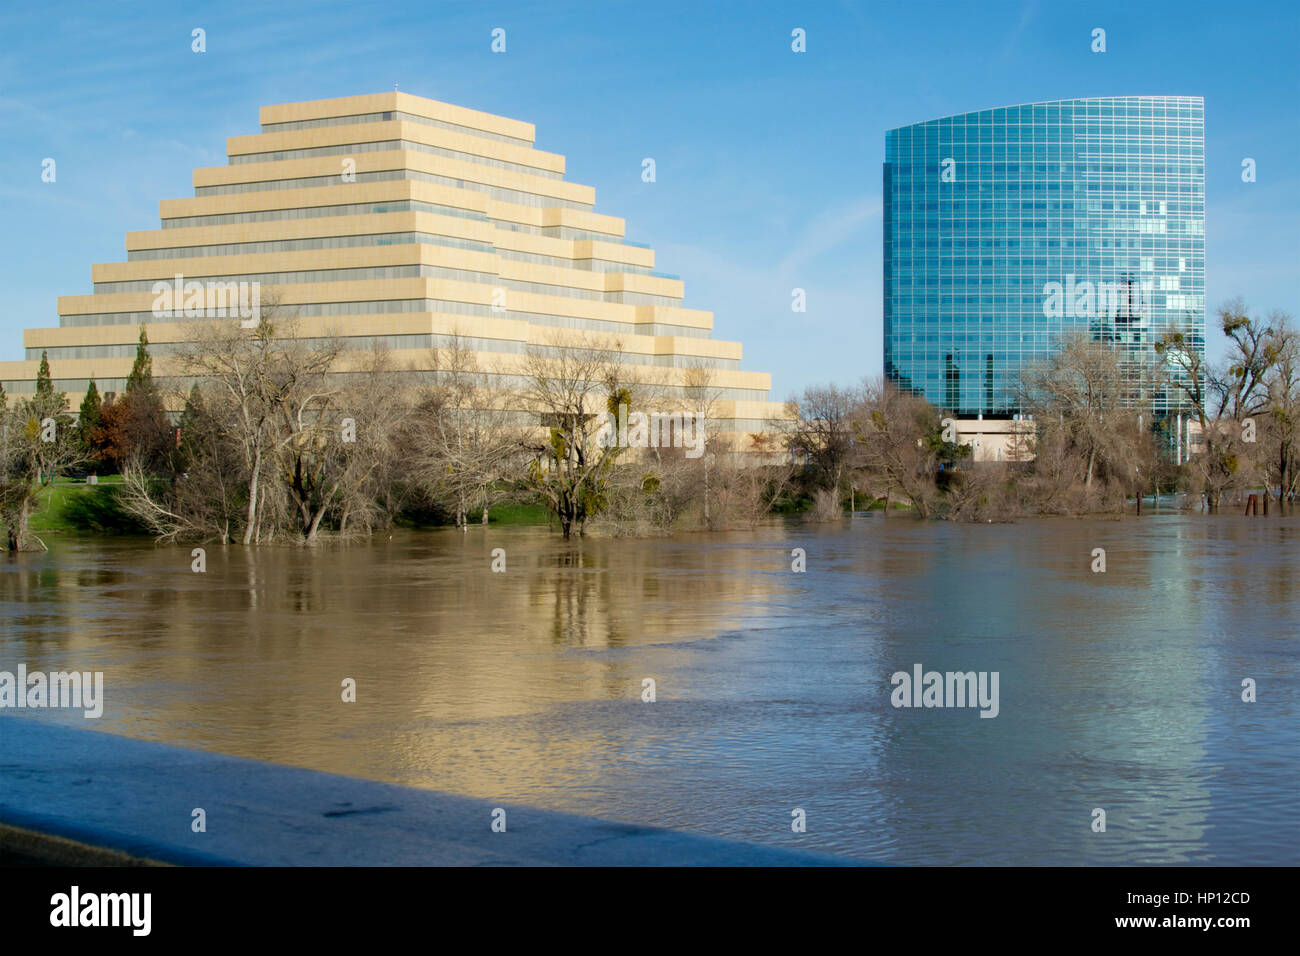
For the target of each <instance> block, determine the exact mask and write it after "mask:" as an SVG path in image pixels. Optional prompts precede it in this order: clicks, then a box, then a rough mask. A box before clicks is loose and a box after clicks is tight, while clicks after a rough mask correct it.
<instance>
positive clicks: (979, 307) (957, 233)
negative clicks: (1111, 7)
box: [884, 96, 1205, 415]
mask: <svg viewBox="0 0 1300 956" xmlns="http://www.w3.org/2000/svg"><path fill="white" fill-rule="evenodd" d="M1204 116H1205V110H1204V101H1203V100H1202V99H1201V98H1200V97H1192V96H1117V97H1098V98H1093V99H1071V100H1056V101H1052V102H1046V103H1030V104H1026V105H1023V106H1009V107H1003V108H1000V109H992V110H983V111H981V112H977V113H964V114H961V115H958V116H949V117H945V118H943V119H936V120H931V121H929V122H926V123H917V124H915V125H912V126H904V127H901V128H899V129H895V130H890V131H889V132H888V133H887V134H886V136H885V168H884V197H885V212H884V231H885V234H884V335H885V342H884V352H885V374H886V375H887V376H888V377H889V378H890V379H891V380H893V381H894V382H896V383H897V384H899V385H900V386H902V387H904V388H908V389H910V390H912V391H915V392H916V393H918V394H922V395H924V396H925V397H926V399H928V400H929V401H930V402H932V403H933V404H935V405H938V406H940V407H943V408H946V409H949V410H951V411H954V412H957V413H958V414H961V415H975V414H980V413H982V414H985V415H1002V414H1009V413H1012V412H1015V411H1017V409H1016V408H1015V383H1016V378H1017V376H1018V373H1019V370H1020V368H1021V366H1022V365H1023V364H1025V363H1027V362H1032V361H1035V360H1039V359H1041V358H1043V357H1045V356H1046V354H1047V353H1048V351H1049V350H1050V349H1051V348H1052V346H1053V344H1054V342H1055V341H1056V340H1057V338H1058V337H1059V336H1060V334H1061V333H1062V332H1064V331H1067V330H1071V329H1075V328H1083V329H1087V330H1088V331H1089V332H1090V333H1091V335H1092V336H1093V337H1094V338H1096V339H1098V340H1101V341H1107V342H1111V343H1115V344H1116V345H1117V346H1118V347H1120V348H1122V349H1123V350H1124V351H1125V353H1126V359H1127V361H1126V367H1127V368H1128V369H1129V370H1130V373H1131V374H1132V376H1133V378H1134V381H1135V382H1141V383H1142V384H1141V387H1140V394H1141V401H1142V403H1143V404H1147V403H1149V404H1150V405H1151V406H1153V407H1154V409H1155V411H1156V412H1157V413H1167V412H1170V411H1176V410H1178V401H1179V397H1178V394H1177V390H1176V389H1170V388H1168V387H1167V386H1161V384H1160V381H1159V376H1156V375H1152V374H1150V373H1151V371H1152V369H1153V363H1155V362H1156V361H1157V359H1156V356H1155V353H1154V348H1153V343H1154V340H1155V338H1156V337H1157V336H1159V335H1160V334H1161V333H1162V332H1164V331H1165V330H1166V329H1169V328H1179V329H1181V330H1182V331H1184V332H1185V333H1187V334H1188V335H1189V336H1191V337H1192V340H1193V341H1194V342H1195V343H1196V344H1197V345H1198V346H1199V347H1200V348H1201V349H1202V351H1203V350H1204V347H1205V346H1204V332H1205V120H1204Z"/></svg>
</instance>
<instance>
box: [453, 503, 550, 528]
mask: <svg viewBox="0 0 1300 956" xmlns="http://www.w3.org/2000/svg"><path fill="white" fill-rule="evenodd" d="M482 517H483V509H481V508H480V509H479V510H478V511H473V512H470V515H469V523H470V524H477V523H478V522H479V521H481V520H482ZM550 520H551V516H550V512H549V511H548V510H547V508H546V505H544V504H542V503H540V502H536V501H528V502H516V501H504V502H502V503H501V504H499V505H493V506H492V507H491V508H490V509H489V510H488V523H489V524H519V525H532V524H541V525H544V524H549V523H550Z"/></svg>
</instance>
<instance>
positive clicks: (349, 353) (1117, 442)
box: [0, 296, 1300, 550]
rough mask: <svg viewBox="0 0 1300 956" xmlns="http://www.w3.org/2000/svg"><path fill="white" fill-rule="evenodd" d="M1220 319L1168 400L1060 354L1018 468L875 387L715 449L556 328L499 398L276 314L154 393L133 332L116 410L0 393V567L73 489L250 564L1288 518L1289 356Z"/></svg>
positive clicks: (1039, 390) (694, 379)
mask: <svg viewBox="0 0 1300 956" xmlns="http://www.w3.org/2000/svg"><path fill="white" fill-rule="evenodd" d="M1218 317H1219V322H1220V326H1221V328H1222V329H1223V331H1224V334H1225V336H1226V337H1227V340H1228V342H1229V354H1228V356H1227V358H1226V360H1225V361H1224V362H1223V363H1222V364H1221V365H1213V366H1212V365H1209V364H1207V363H1205V362H1204V361H1203V359H1202V358H1201V356H1200V351H1199V349H1198V348H1197V347H1196V345H1195V343H1193V342H1190V341H1188V340H1187V339H1186V338H1185V337H1184V336H1182V335H1181V334H1180V333H1177V332H1173V331H1171V332H1168V333H1166V334H1165V335H1163V336H1161V337H1160V338H1159V340H1158V343H1157V346H1156V351H1157V353H1158V357H1159V358H1161V359H1163V360H1164V362H1165V363H1166V364H1167V366H1168V367H1169V368H1172V369H1176V370H1178V371H1179V372H1181V373H1183V374H1181V375H1177V376H1169V377H1167V378H1165V379H1163V380H1162V379H1157V378H1155V377H1153V376H1151V375H1150V374H1149V369H1150V368H1151V363H1149V362H1148V363H1142V362H1139V363H1137V365H1136V367H1135V363H1134V360H1133V357H1132V356H1129V355H1128V354H1127V353H1126V352H1125V351H1124V350H1123V349H1122V348H1117V347H1115V346H1114V345H1111V344H1109V343H1106V342H1102V341H1096V340H1095V339H1092V338H1089V337H1088V336H1087V335H1086V334H1083V333H1080V334H1072V335H1067V336H1065V337H1063V338H1062V339H1061V340H1060V342H1059V343H1058V345H1057V348H1056V349H1055V350H1054V351H1053V352H1052V354H1051V355H1050V357H1049V358H1048V359H1047V360H1046V361H1044V362H1041V363H1038V364H1035V365H1032V366H1029V367H1027V368H1025V369H1024V370H1023V371H1022V373H1021V374H1020V377H1019V382H1018V386H1017V397H1016V399H1017V402H1018V404H1019V405H1020V407H1021V408H1022V409H1024V410H1025V420H1024V422H1021V423H1018V424H1017V429H1016V430H1015V431H1014V432H1013V447H1012V449H1011V450H1012V454H1010V455H1008V456H1007V460H1004V461H997V462H992V461H979V462H977V461H972V460H971V449H970V448H969V446H966V445H962V444H958V443H957V441H956V434H955V430H954V427H953V420H952V417H951V416H950V415H948V414H947V413H946V412H945V410H943V409H940V408H936V407H935V406H933V405H931V404H930V403H928V402H927V401H925V399H923V398H921V397H919V396H917V395H914V394H910V393H909V392H907V391H905V390H902V389H899V388H898V387H896V386H895V385H894V384H892V383H890V382H887V381H884V380H874V381H864V382H862V383H860V384H858V385H855V386H848V387H842V386H839V385H833V384H832V385H825V386H818V387H811V388H808V389H805V390H804V392H803V393H802V395H800V396H799V397H798V398H796V399H792V400H791V401H790V402H788V403H787V408H786V414H785V416H784V417H783V418H781V419H777V420H774V421H772V422H770V423H768V425H767V427H766V428H765V429H764V430H762V431H760V432H756V433H752V434H745V435H735V434H718V433H714V432H711V431H710V427H709V426H710V424H711V423H712V422H713V421H714V420H715V412H716V410H717V403H718V402H719V401H720V400H721V396H722V394H723V393H722V390H721V389H720V388H718V387H717V386H716V384H715V382H714V378H715V374H714V372H713V371H712V370H710V369H708V368H706V367H702V366H701V367H696V368H688V369H687V370H686V371H685V379H684V380H685V385H684V386H682V385H679V386H677V387H676V388H674V389H669V388H667V387H666V386H656V385H654V384H647V383H646V382H645V381H640V380H638V381H630V380H628V378H627V366H626V365H625V364H621V362H620V357H621V352H622V349H621V343H619V342H618V341H609V342H608V343H607V344H605V345H593V344H592V343H591V342H590V341H584V340H579V339H577V338H575V337H574V336H572V334H571V333H570V334H568V335H567V337H566V333H563V332H562V331H558V330H557V331H556V333H555V334H554V335H553V336H551V337H550V339H549V340H548V341H547V343H546V344H545V345H544V346H536V347H530V348H528V349H527V350H526V352H525V354H524V356H523V357H522V360H521V363H520V365H519V368H518V369H517V373H518V374H517V375H516V381H517V382H518V383H519V384H518V385H517V386H516V387H515V388H513V389H512V390H509V391H507V390H504V389H502V388H500V387H496V386H494V384H493V382H492V378H491V376H489V375H488V374H487V373H486V372H485V371H484V370H482V369H480V368H479V365H478V359H477V355H476V353H475V352H474V351H472V350H471V349H469V348H466V347H465V346H464V343H463V341H462V339H461V338H460V336H459V335H452V336H450V338H449V342H448V345H447V347H445V348H441V349H439V350H438V351H437V353H436V354H437V368H436V370H435V371H436V374H435V375H434V376H432V377H430V376H428V375H427V374H423V373H420V372H417V371H415V370H414V369H409V368H407V369H402V368H398V367H396V366H395V365H394V363H393V361H392V360H391V357H390V355H389V353H387V352H386V351H384V350H383V349H372V350H357V349H348V348H345V344H344V342H343V341H342V340H341V339H338V338H331V337H325V338H308V337H305V336H303V335H302V334H300V329H299V327H298V324H297V320H296V318H295V316H293V315H292V314H290V313H288V312H287V311H286V310H284V309H282V308H281V307H280V305H279V303H278V301H276V300H275V298H274V297H273V296H272V297H267V300H266V301H265V302H263V306H262V313H261V316H260V319H259V321H258V323H257V324H256V325H255V326H254V327H253V328H251V329H249V328H244V327H243V326H242V325H241V324H240V323H237V322H231V323H213V324H205V325H202V326H199V327H197V328H198V331H197V332H196V335H195V336H194V338H193V340H192V341H190V342H188V343H185V344H183V345H178V346H174V347H173V351H172V352H171V354H170V356H169V360H170V361H171V362H172V363H173V364H174V368H173V374H171V375H170V376H169V379H168V380H167V381H168V384H169V386H170V387H171V388H173V389H177V388H179V389H181V391H177V392H175V393H172V394H168V393H165V392H164V389H163V387H162V386H161V385H160V384H159V383H158V382H157V381H156V380H155V379H154V375H153V360H152V356H151V355H150V352H149V343H148V338H147V335H146V332H145V330H144V329H143V328H142V329H141V332H140V339H139V344H138V346H137V350H136V359H135V362H134V364H133V367H132V369H131V372H130V375H129V376H128V378H127V382H126V387H125V390H124V392H123V393H122V394H121V395H116V396H112V395H110V396H107V397H102V396H101V395H100V394H99V391H98V389H97V387H96V384H95V382H94V381H93V380H92V381H91V382H90V384H89V387H88V389H87V392H86V395H85V398H84V399H83V401H82V403H81V406H80V409H79V412H78V414H77V415H75V416H73V415H72V413H71V411H70V409H69V408H68V404H67V400H66V398H65V397H64V396H63V395H62V394H59V393H55V391H54V389H53V385H52V381H51V378H50V371H49V363H48V360H47V359H46V358H45V357H44V356H42V361H41V365H40V371H39V373H38V377H37V382H36V390H35V393H34V395H33V396H32V397H31V398H27V399H23V400H21V401H17V402H15V403H13V405H12V407H11V406H10V403H9V401H8V398H7V396H5V395H4V393H3V390H2V389H0V418H2V419H3V423H4V429H3V433H4V434H3V447H2V448H0V452H2V453H3V462H2V463H3V473H2V474H0V522H2V523H3V524H4V526H5V528H6V532H7V542H8V547H9V549H10V550H24V549H28V548H40V547H43V544H42V543H41V542H40V540H39V538H38V537H37V536H35V535H33V534H31V532H30V530H29V527H28V522H29V518H30V516H31V514H32V513H33V512H34V510H35V509H36V507H37V506H38V502H39V491H40V489H41V488H42V487H47V486H48V485H50V484H51V483H52V482H53V481H54V480H55V478H56V477H58V476H60V475H63V476H78V475H83V474H96V475H113V474H116V475H120V476H121V479H120V484H118V485H116V486H115V487H114V488H113V489H112V490H111V493H112V494H114V495H115V496H116V502H117V506H118V507H119V508H120V509H121V510H122V512H123V513H125V514H126V515H128V516H129V517H130V518H131V520H132V521H134V522H135V523H136V525H137V526H138V527H140V528H141V529H142V530H144V531H146V532H148V533H150V534H152V535H154V536H156V537H157V538H159V539H163V540H217V541H221V542H242V543H243V544H247V545H253V544H260V543H267V542H276V541H293V542H300V543H306V544H311V543H315V542H316V541H319V540H321V539H322V538H323V537H346V536H355V535H366V534H371V533H373V532H375V531H377V530H380V529H383V528H388V527H391V526H392V525H394V524H395V523H400V522H412V523H430V522H446V523H454V524H456V525H457V526H458V527H460V528H462V529H463V528H467V526H468V524H469V521H470V520H471V515H472V514H475V513H477V514H478V516H479V520H481V521H482V522H483V523H485V524H486V523H487V521H488V520H489V515H490V513H491V511H492V509H493V508H494V507H496V506H498V505H499V504H501V503H502V502H504V501H508V500H515V501H531V502H540V503H542V504H544V505H545V507H546V509H547V510H548V512H549V513H550V515H551V516H552V520H553V522H554V523H555V525H556V526H557V527H558V528H559V530H560V532H561V533H562V534H563V535H564V536H565V537H566V538H567V537H569V536H571V535H575V534H576V535H582V534H584V533H586V532H587V531H588V530H590V529H592V528H595V529H597V530H599V531H600V532H601V533H605V534H656V533H667V532H671V531H673V530H681V529H691V528H706V529H717V528H725V527H736V526H742V527H743V526H752V525H753V524H755V523H757V522H758V521H760V520H762V519H763V518H764V517H765V516H768V515H770V514H772V513H774V512H783V511H808V512H810V513H811V514H812V515H813V516H814V517H819V518H826V519H830V518H835V517H838V516H840V515H842V514H843V513H844V511H845V509H846V508H847V509H849V510H858V509H859V508H860V507H861V506H865V507H868V508H872V507H879V508H883V509H884V510H885V512H886V514H887V513H888V512H889V510H890V508H891V506H892V507H893V508H895V509H898V508H905V509H906V510H908V511H909V512H910V513H911V514H913V515H916V516H919V517H942V518H948V519H953V520H971V521H988V520H1005V519H1010V518H1015V517H1017V516H1022V515H1032V514H1083V513H1090V512H1108V511H1109V512H1119V511H1122V510H1123V509H1124V508H1125V507H1126V501H1127V500H1128V499H1129V498H1130V497H1138V498H1139V500H1140V496H1141V495H1142V494H1144V493H1147V492H1162V491H1171V490H1185V491H1191V492H1199V493H1201V494H1203V495H1204V501H1205V502H1206V504H1207V507H1208V509H1209V510H1211V511H1215V510H1218V509H1219V507H1220V503H1221V502H1222V501H1223V500H1224V499H1225V497H1227V496H1230V495H1231V494H1232V493H1234V492H1235V491H1239V490H1241V489H1244V488H1248V487H1249V488H1255V487H1259V488H1264V489H1268V492H1269V493H1272V494H1274V495H1275V496H1276V497H1277V500H1278V503H1279V506H1280V507H1282V508H1285V506H1286V505H1287V504H1288V502H1290V501H1291V500H1293V499H1294V496H1295V493H1296V490H1297V489H1296V485H1297V476H1298V474H1300V467H1298V462H1297V458H1298V457H1300V434H1298V433H1297V422H1298V421H1300V407H1298V404H1297V403H1298V402H1300V342H1298V340H1297V335H1296V332H1295V330H1294V328H1293V327H1292V323H1291V320H1290V318H1289V316H1286V315H1285V314H1282V313H1276V312H1275V313H1273V314H1272V315H1270V316H1269V317H1268V318H1267V320H1265V319H1261V318H1257V317H1252V316H1250V315H1249V314H1248V312H1247V310H1246V309H1245V307H1244V306H1243V305H1242V304H1241V303H1240V301H1235V300H1234V301H1233V302H1230V303H1228V304H1227V305H1225V306H1224V307H1223V308H1222V309H1221V310H1220V311H1219V316H1218ZM642 378H644V376H642ZM1157 388H1160V389H1164V390H1165V392H1166V394H1175V393H1176V394H1178V395H1179V396H1180V397H1181V398H1182V400H1183V404H1184V406H1185V407H1186V408H1187V409H1188V414H1189V415H1190V416H1191V418H1192V419H1193V420H1194V421H1195V422H1196V423H1197V426H1198V428H1199V433H1200V436H1201V446H1200V448H1199V449H1198V450H1197V451H1196V453H1195V454H1193V455H1192V456H1191V459H1190V461H1188V462H1185V463H1182V462H1175V461H1173V460H1171V456H1170V454H1169V452H1168V449H1169V448H1170V446H1171V445H1172V444H1173V440H1172V436H1171V435H1170V434H1169V432H1168V429H1169V427H1170V424H1169V419H1168V417H1165V418H1159V419H1158V418H1155V417H1154V416H1152V414H1151V412H1150V411H1149V408H1148V406H1147V405H1146V404H1144V403H1145V402H1147V400H1148V399H1149V397H1150V395H1151V394H1152V393H1153V391H1154V390H1155V389H1157ZM182 394H183V396H184V398H183V401H182V400H181V396H182ZM169 399H170V404H172V406H173V407H177V406H180V412H179V416H178V417H174V418H173V417H172V416H169V414H168V412H167V406H168V404H169ZM629 409H630V410H632V411H633V413H634V414H636V413H649V414H656V415H657V414H658V413H659V411H661V410H665V409H674V410H676V412H675V414H676V416H677V417H675V418H673V417H669V418H668V420H669V421H673V422H677V423H678V424H676V425H675V426H674V427H676V428H681V427H682V425H681V424H680V422H681V421H682V419H683V416H691V417H692V418H693V420H694V421H696V422H699V423H703V426H704V433H703V435H702V436H701V438H700V441H699V443H698V445H697V446H695V447H694V448H693V449H692V450H689V451H688V449H687V448H686V447H684V443H683V442H682V441H681V437H682V436H681V434H680V432H665V434H666V435H667V436H668V440H665V441H659V442H655V443H653V444H650V445H649V446H647V447H628V446H627V444H622V443H619V442H611V441H609V440H607V439H608V437H609V436H608V433H607V432H608V429H606V433H604V434H602V431H601V429H602V423H603V422H605V421H606V420H607V416H608V417H611V418H612V416H615V415H619V414H621V415H623V416H624V419H625V418H626V416H627V413H628V410H629ZM620 410H621V411H620ZM1031 416H1032V424H1029V422H1030V417H1031Z"/></svg>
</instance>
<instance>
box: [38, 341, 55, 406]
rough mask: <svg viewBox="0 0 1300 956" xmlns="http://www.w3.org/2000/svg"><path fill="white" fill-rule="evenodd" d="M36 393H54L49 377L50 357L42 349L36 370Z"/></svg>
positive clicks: (52, 383)
mask: <svg viewBox="0 0 1300 956" xmlns="http://www.w3.org/2000/svg"><path fill="white" fill-rule="evenodd" d="M36 394H37V395H53V394H54V382H53V380H52V379H51V378H50V359H49V355H48V354H47V353H46V352H44V351H42V352H41V367H40V368H39V369H37V370H36Z"/></svg>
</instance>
